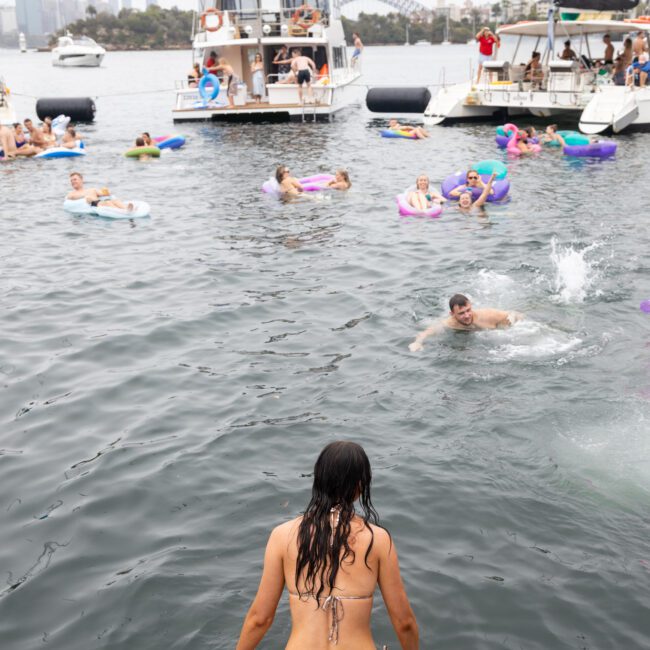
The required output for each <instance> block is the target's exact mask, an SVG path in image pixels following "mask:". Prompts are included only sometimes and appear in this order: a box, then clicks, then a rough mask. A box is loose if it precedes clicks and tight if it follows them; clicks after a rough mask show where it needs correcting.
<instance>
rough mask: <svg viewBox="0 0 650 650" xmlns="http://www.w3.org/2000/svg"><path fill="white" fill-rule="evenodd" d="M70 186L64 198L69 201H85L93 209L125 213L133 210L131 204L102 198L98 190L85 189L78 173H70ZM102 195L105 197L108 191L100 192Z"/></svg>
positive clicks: (82, 178) (81, 177)
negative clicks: (99, 208) (116, 210)
mask: <svg viewBox="0 0 650 650" xmlns="http://www.w3.org/2000/svg"><path fill="white" fill-rule="evenodd" d="M70 185H72V192H70V193H69V194H68V195H67V196H66V197H65V198H66V199H68V200H70V201H78V200H79V199H86V201H88V203H89V204H90V205H91V206H92V207H93V208H97V207H102V208H117V209H118V210H126V211H127V212H131V211H132V210H133V203H128V204H126V203H122V201H118V200H117V199H108V198H102V195H101V194H100V192H99V191H98V190H95V189H85V188H84V177H83V176H82V175H81V174H80V173H79V172H72V173H71V174H70ZM102 194H103V195H104V196H107V195H108V190H102Z"/></svg>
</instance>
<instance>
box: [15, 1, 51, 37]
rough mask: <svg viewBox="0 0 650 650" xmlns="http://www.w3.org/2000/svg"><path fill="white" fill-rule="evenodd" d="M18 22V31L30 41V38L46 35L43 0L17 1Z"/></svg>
mask: <svg viewBox="0 0 650 650" xmlns="http://www.w3.org/2000/svg"><path fill="white" fill-rule="evenodd" d="M16 22H17V24H18V30H19V31H21V32H23V33H24V34H25V36H26V37H27V39H28V41H29V37H30V36H41V35H42V34H44V33H45V30H44V29H43V3H42V2H41V0H16Z"/></svg>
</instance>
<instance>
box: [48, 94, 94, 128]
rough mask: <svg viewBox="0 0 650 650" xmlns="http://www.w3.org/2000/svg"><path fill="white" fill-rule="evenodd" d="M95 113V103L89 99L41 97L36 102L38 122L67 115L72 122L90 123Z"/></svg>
mask: <svg viewBox="0 0 650 650" xmlns="http://www.w3.org/2000/svg"><path fill="white" fill-rule="evenodd" d="M95 111H96V108H95V102H94V101H93V100H92V99H91V98H90V97H43V98H41V99H38V100H36V115H38V119H39V120H43V119H44V118H46V117H48V116H49V117H56V116H57V115H68V116H69V117H70V119H71V120H72V121H73V122H92V121H94V119H95Z"/></svg>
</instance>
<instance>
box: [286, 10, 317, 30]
mask: <svg viewBox="0 0 650 650" xmlns="http://www.w3.org/2000/svg"><path fill="white" fill-rule="evenodd" d="M318 18H319V13H318V10H317V9H314V8H313V7H310V6H309V5H300V7H298V9H296V10H295V11H294V12H293V16H291V22H292V23H293V24H294V25H298V27H302V28H303V29H307V28H308V27H311V26H312V25H313V24H315V23H316V22H318Z"/></svg>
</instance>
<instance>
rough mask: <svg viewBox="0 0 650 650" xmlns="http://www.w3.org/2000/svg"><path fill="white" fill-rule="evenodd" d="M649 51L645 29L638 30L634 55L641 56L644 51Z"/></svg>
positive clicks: (633, 48) (633, 46)
mask: <svg viewBox="0 0 650 650" xmlns="http://www.w3.org/2000/svg"><path fill="white" fill-rule="evenodd" d="M647 51H648V41H647V40H646V35H645V32H644V31H638V32H637V33H636V38H635V39H634V43H633V45H632V53H633V55H634V56H641V54H643V53H644V52H647Z"/></svg>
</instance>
